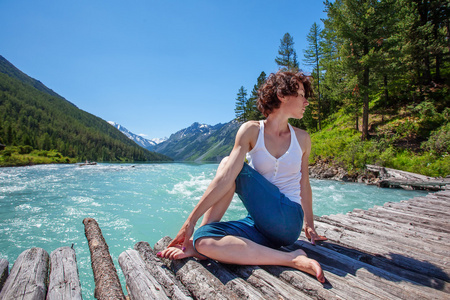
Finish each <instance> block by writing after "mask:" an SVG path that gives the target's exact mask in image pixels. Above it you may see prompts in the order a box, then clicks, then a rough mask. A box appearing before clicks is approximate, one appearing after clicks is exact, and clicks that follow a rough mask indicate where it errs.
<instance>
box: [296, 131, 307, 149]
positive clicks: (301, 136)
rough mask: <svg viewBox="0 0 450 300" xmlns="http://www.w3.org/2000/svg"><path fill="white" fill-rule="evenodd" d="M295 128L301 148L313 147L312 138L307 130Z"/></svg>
mask: <svg viewBox="0 0 450 300" xmlns="http://www.w3.org/2000/svg"><path fill="white" fill-rule="evenodd" d="M293 128H294V132H295V136H296V137H297V140H298V142H299V144H300V147H302V149H303V148H309V147H311V137H310V136H309V133H308V132H307V131H306V130H303V129H300V128H297V127H293Z"/></svg>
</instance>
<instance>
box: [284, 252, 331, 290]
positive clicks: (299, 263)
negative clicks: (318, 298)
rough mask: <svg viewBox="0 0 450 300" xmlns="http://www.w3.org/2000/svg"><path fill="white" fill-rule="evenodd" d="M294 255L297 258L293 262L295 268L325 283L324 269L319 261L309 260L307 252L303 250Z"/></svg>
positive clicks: (293, 253)
mask: <svg viewBox="0 0 450 300" xmlns="http://www.w3.org/2000/svg"><path fill="white" fill-rule="evenodd" d="M292 255H293V256H295V258H294V259H293V260H292V263H293V267H294V268H296V269H298V270H300V271H303V272H306V273H308V274H311V275H314V276H316V278H317V280H319V282H320V283H325V276H324V274H323V271H322V267H321V266H320V264H319V263H318V262H317V261H315V260H314V259H311V258H308V257H307V256H306V253H305V251H303V250H301V249H298V250H295V251H293V252H292Z"/></svg>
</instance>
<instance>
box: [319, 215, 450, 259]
mask: <svg viewBox="0 0 450 300" xmlns="http://www.w3.org/2000/svg"><path fill="white" fill-rule="evenodd" d="M320 221H321V222H324V223H327V224H330V225H334V226H338V227H342V228H344V229H346V230H351V231H354V232H358V233H362V234H366V235H370V236H371V239H372V240H373V243H377V239H380V240H390V239H392V237H393V236H395V243H396V244H401V247H402V248H404V247H405V246H409V247H411V249H417V250H419V251H420V250H423V251H426V252H427V253H428V255H434V254H435V256H436V257H437V258H438V259H440V257H441V256H443V257H450V247H448V245H447V244H444V243H442V244H441V243H438V242H436V243H433V244H431V243H429V242H428V241H424V240H422V239H421V238H418V236H417V235H416V236H414V237H413V236H412V235H406V236H405V235H403V234H401V233H402V232H401V231H400V230H398V228H392V231H390V230H384V229H382V230H380V229H377V228H376V227H377V225H376V224H375V225H374V226H372V225H371V224H366V223H362V222H360V221H359V220H354V219H352V218H349V217H348V216H344V215H330V216H323V217H322V218H320ZM390 243H391V242H390Z"/></svg>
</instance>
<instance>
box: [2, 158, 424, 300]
mask: <svg viewBox="0 0 450 300" xmlns="http://www.w3.org/2000/svg"><path fill="white" fill-rule="evenodd" d="M217 166H218V165H217V164H184V163H167V164H99V165H95V166H84V167H80V166H78V165H40V166H31V167H20V168H0V258H4V259H7V260H8V261H9V262H10V268H11V267H12V265H13V263H14V261H15V260H16V258H17V257H18V255H19V254H20V253H21V252H23V251H24V250H26V249H29V248H31V247H41V248H43V249H45V250H46V251H47V252H48V253H49V254H50V253H51V252H52V251H53V250H55V249H56V248H58V247H62V246H71V245H72V244H73V245H74V249H75V251H76V256H77V262H78V271H79V275H80V281H81V288H82V292H83V298H84V299H94V296H93V293H94V287H95V285H94V280H93V274H92V269H91V262H90V254H89V248H88V245H87V240H86V237H85V235H84V225H83V223H82V221H83V219H84V218H86V217H91V218H94V219H96V220H97V222H98V223H99V225H100V228H101V229H102V232H103V235H104V237H105V239H106V242H107V243H108V246H109V250H110V253H111V256H112V258H113V261H114V264H115V265H116V268H117V270H118V273H119V278H120V280H121V283H122V286H123V287H125V280H124V277H123V274H122V272H121V270H120V266H119V264H118V262H117V258H118V256H119V255H120V253H122V252H123V251H124V250H127V249H132V248H133V246H134V244H135V243H136V242H139V241H147V242H149V243H150V245H152V246H153V245H154V244H155V243H156V242H157V241H158V240H159V239H160V238H162V237H163V236H166V235H169V236H171V237H174V236H175V235H176V233H177V232H178V229H179V228H180V226H181V225H182V224H183V222H184V220H185V219H186V217H187V216H188V215H189V213H190V211H191V210H192V208H193V207H194V206H195V204H196V203H197V201H198V199H199V198H200V197H201V195H202V193H203V192H204V190H205V189H206V187H207V186H208V184H209V182H210V181H211V180H212V178H213V176H214V174H215V171H216V169H217ZM311 186H312V190H313V199H314V214H316V215H329V214H338V213H341V214H342V213H346V212H349V211H351V210H353V209H354V208H361V209H367V208H370V207H373V206H374V205H383V204H384V203H385V202H388V201H391V202H399V201H401V200H407V199H410V198H413V197H415V196H419V195H424V194H425V193H424V192H419V191H405V190H399V189H380V188H377V187H374V186H367V185H364V184H356V183H341V182H336V181H327V180H315V179H312V180H311ZM245 215H246V210H245V208H244V207H243V205H242V204H241V203H240V200H239V198H238V197H235V198H234V199H233V201H232V203H231V205H230V208H229V209H228V211H227V213H226V214H225V216H224V220H232V219H238V218H241V217H244V216H245ZM199 223H200V222H199Z"/></svg>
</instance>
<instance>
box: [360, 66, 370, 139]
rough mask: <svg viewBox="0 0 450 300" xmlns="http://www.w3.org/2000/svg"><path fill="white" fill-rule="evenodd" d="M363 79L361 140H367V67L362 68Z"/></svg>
mask: <svg viewBox="0 0 450 300" xmlns="http://www.w3.org/2000/svg"><path fill="white" fill-rule="evenodd" d="M363 76H364V78H363V87H364V90H363V120H362V121H363V124H362V136H361V140H363V141H365V140H367V139H368V138H369V67H365V68H364V75H363Z"/></svg>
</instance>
